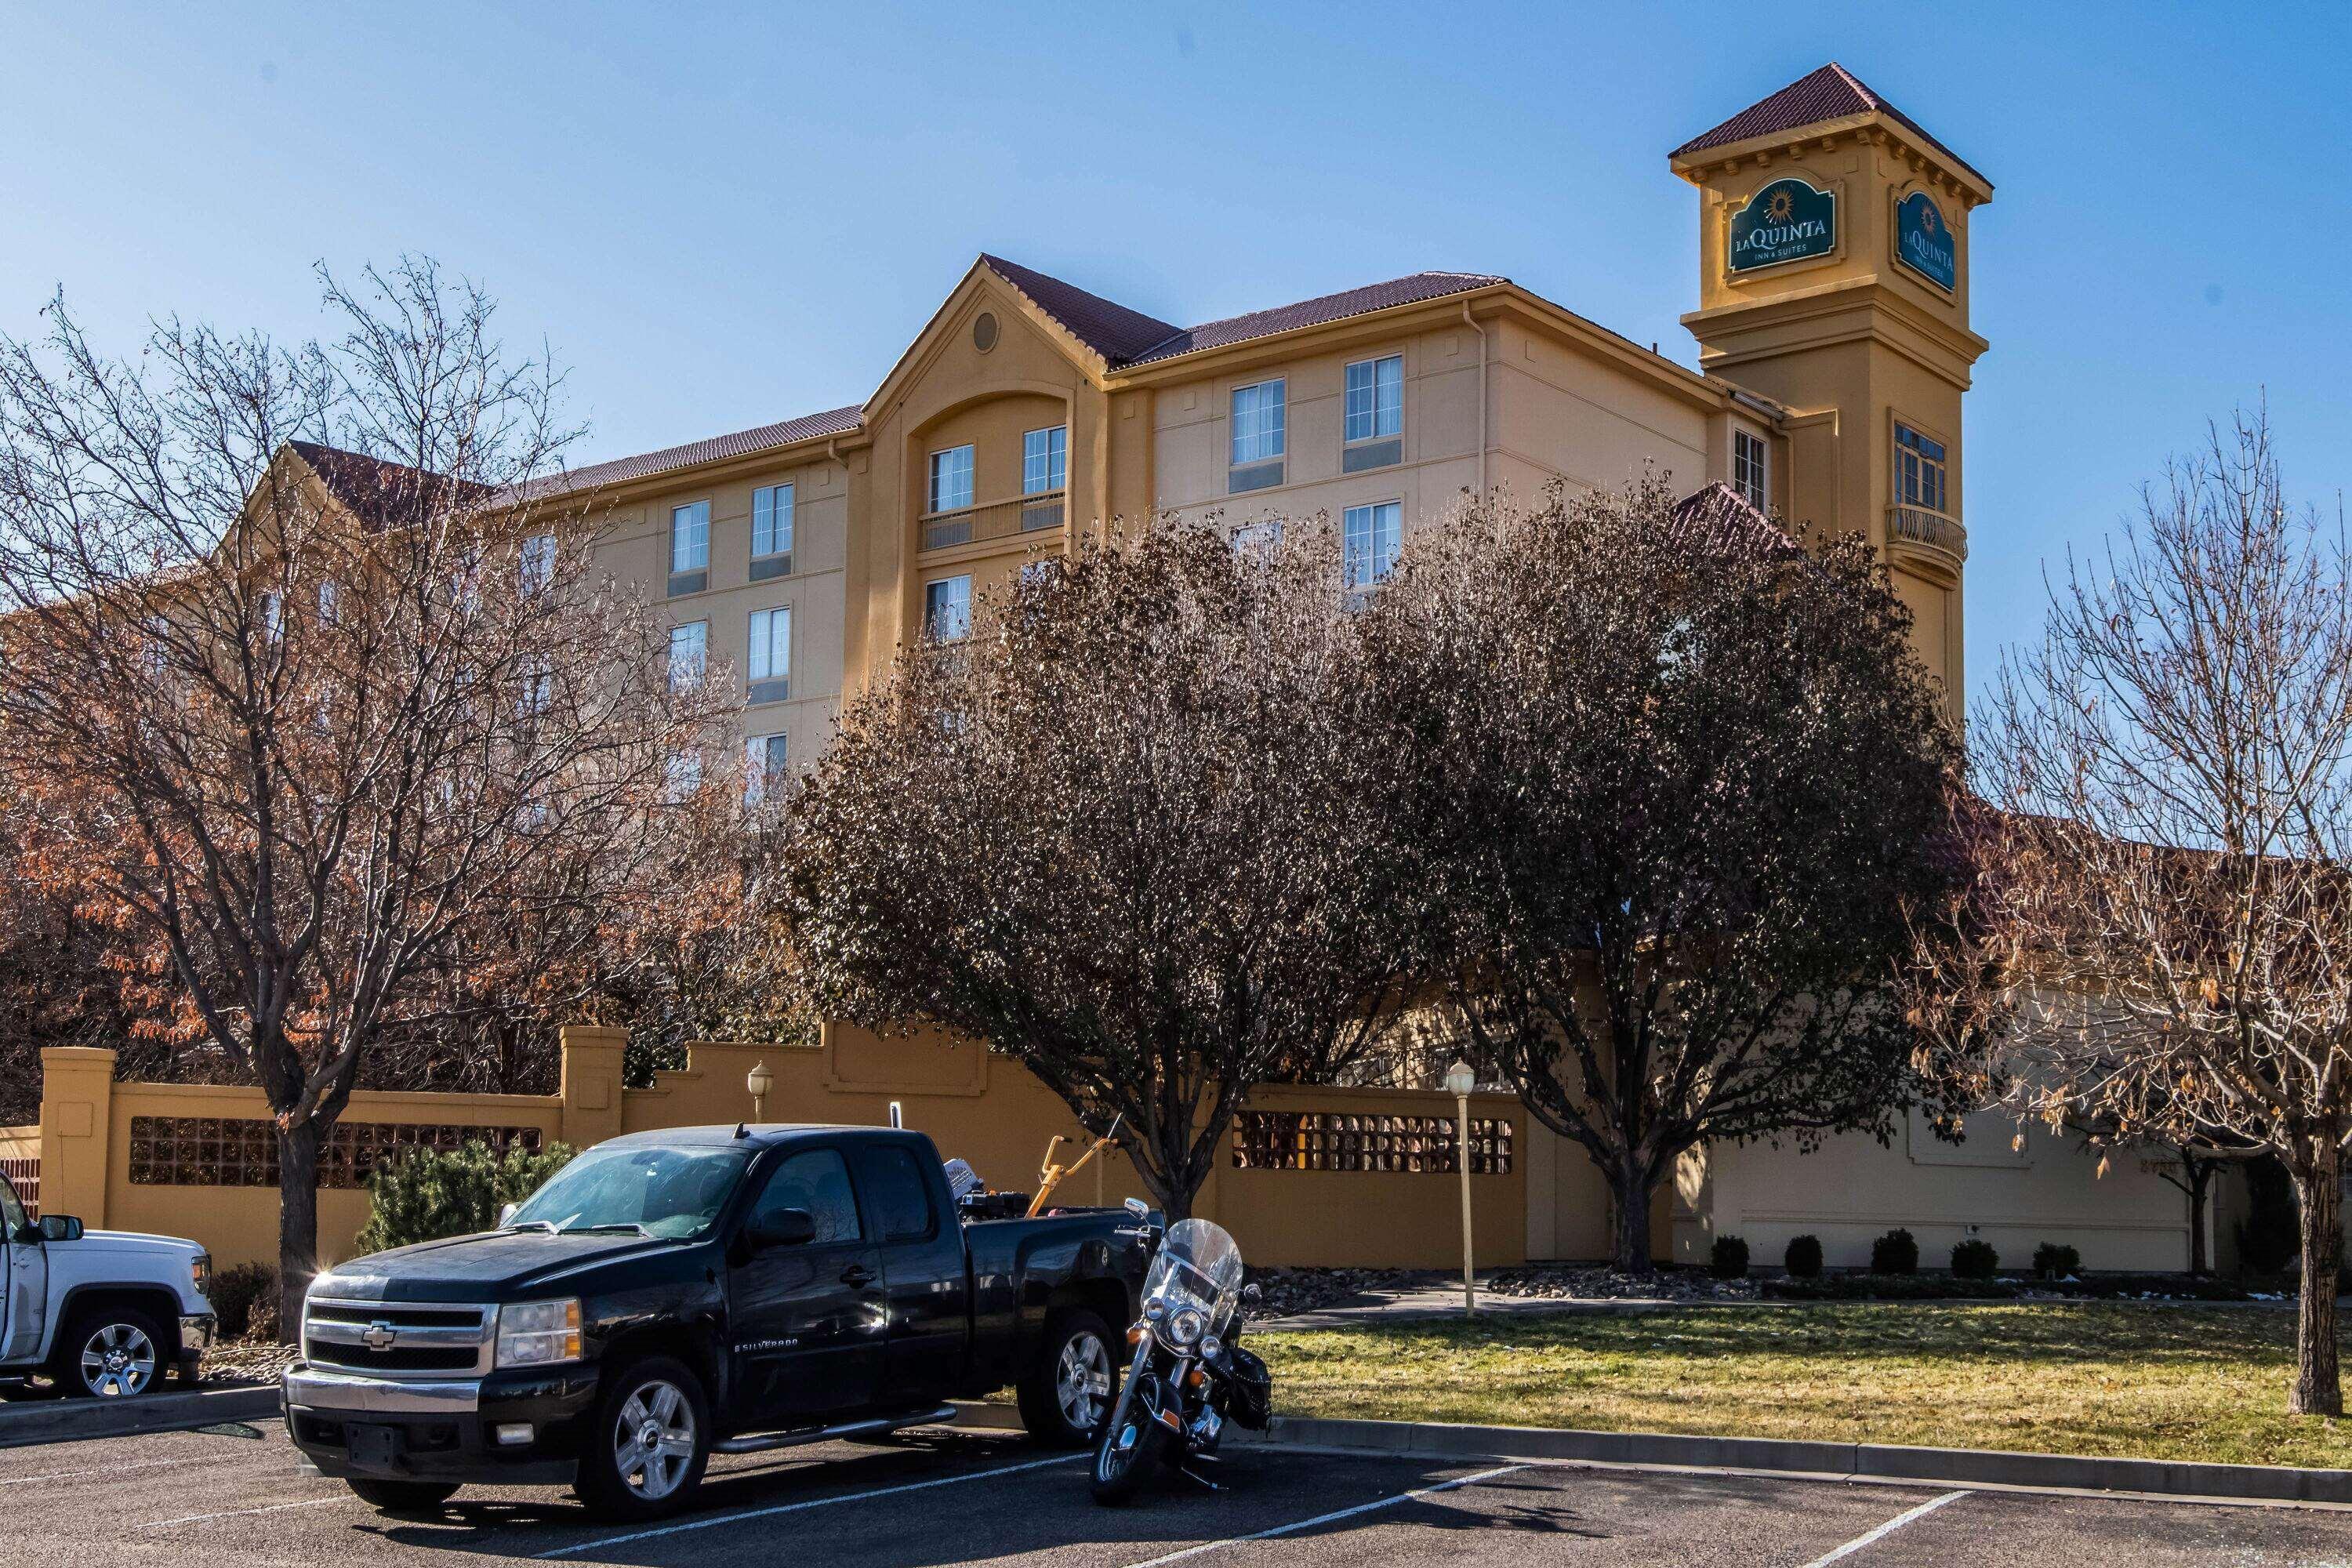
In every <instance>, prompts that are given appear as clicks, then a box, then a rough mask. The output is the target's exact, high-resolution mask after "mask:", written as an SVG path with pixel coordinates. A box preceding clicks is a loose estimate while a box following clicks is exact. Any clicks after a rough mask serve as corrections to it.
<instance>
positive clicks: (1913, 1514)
mask: <svg viewBox="0 0 2352 1568" xmlns="http://www.w3.org/2000/svg"><path fill="white" fill-rule="evenodd" d="M1968 1495H1969V1494H1968V1493H1966V1492H1964V1491H1963V1492H1946V1493H1945V1494H1944V1495H1943V1496H1942V1497H1939V1498H1935V1499H1932V1500H1929V1501H1927V1502H1923V1503H1921V1504H1920V1505H1919V1506H1918V1507H1917V1508H1915V1509H1911V1510H1907V1511H1906V1512H1903V1513H1898V1514H1896V1515H1895V1517H1894V1518H1893V1519H1890V1520H1888V1521H1886V1522H1885V1524H1882V1525H1880V1526H1879V1527H1878V1528H1877V1529H1876V1530H1874V1531H1868V1532H1866V1533H1864V1534H1862V1535H1857V1536H1855V1537H1854V1538H1853V1540H1852V1541H1849V1542H1846V1543H1845V1544H1844V1545H1843V1546H1841V1547H1839V1548H1838V1549H1837V1550H1836V1551H1834V1552H1829V1553H1827V1554H1825V1555H1823V1556H1820V1557H1816V1558H1814V1559H1813V1560H1812V1561H1811V1563H1806V1564H1805V1568H1823V1565H1824V1564H1826V1563H1834V1562H1836V1561H1837V1560H1838V1559H1839V1558H1841V1557H1845V1556H1849V1555H1851V1554H1852V1553H1853V1552H1859V1551H1861V1550H1862V1549H1863V1548H1864V1547H1865V1546H1867V1545H1869V1544H1870V1543H1871V1542H1874V1541H1884V1540H1885V1539H1886V1538H1887V1537H1888V1536H1890V1535H1892V1534H1894V1533H1895V1531H1898V1530H1900V1529H1902V1528H1903V1527H1904V1526H1905V1525H1906V1524H1908V1523H1910V1522H1911V1521H1913V1520H1915V1519H1924V1518H1926V1517H1927V1515H1928V1514H1931V1513H1933V1512H1935V1511H1936V1510H1937V1509H1939V1508H1941V1507H1943V1506H1944V1505H1945V1504H1946V1503H1948V1502H1958V1501H1959V1500H1960V1499H1962V1498H1964V1497H1966V1496H1968Z"/></svg>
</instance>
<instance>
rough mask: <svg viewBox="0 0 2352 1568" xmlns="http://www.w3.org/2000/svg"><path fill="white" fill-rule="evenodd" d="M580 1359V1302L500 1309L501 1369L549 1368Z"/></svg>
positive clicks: (527, 1303) (571, 1300) (537, 1303)
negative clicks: (515, 1367) (511, 1367)
mask: <svg viewBox="0 0 2352 1568" xmlns="http://www.w3.org/2000/svg"><path fill="white" fill-rule="evenodd" d="M579 1359H580V1299H579V1298H578V1297H577V1296H573V1297H570V1298H568V1299H566V1300H561V1301H525V1302H523V1303H522V1304H520V1306H514V1307H501V1308H499V1353H498V1364H499V1365H500V1366H552V1365H553V1364H555V1363H557V1362H565V1361H578V1360H579Z"/></svg>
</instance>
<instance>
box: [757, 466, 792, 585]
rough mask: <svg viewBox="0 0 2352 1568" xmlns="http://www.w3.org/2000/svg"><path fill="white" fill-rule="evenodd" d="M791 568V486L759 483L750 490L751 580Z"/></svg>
mask: <svg viewBox="0 0 2352 1568" xmlns="http://www.w3.org/2000/svg"><path fill="white" fill-rule="evenodd" d="M792 569H793V487H792V486H790V485H761V487H759V488H758V489H755V490H753V491H752V492H751V580H752V581H753V582H755V583H756V582H758V581H759V580H760V579H761V578H762V577H782V576H783V575H785V574H787V573H789V572H791V571H792Z"/></svg>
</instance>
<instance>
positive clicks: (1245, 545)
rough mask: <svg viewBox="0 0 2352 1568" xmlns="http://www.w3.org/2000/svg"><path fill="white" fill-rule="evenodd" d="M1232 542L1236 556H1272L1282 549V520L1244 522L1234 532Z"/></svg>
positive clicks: (1270, 519)
mask: <svg viewBox="0 0 2352 1568" xmlns="http://www.w3.org/2000/svg"><path fill="white" fill-rule="evenodd" d="M1233 542H1234V554H1236V555H1255V556H1258V557H1261V558H1263V557H1265V556H1268V555H1272V554H1273V553H1274V552H1276V551H1277V550H1279V549H1281V548H1282V520H1281V519H1280V518H1278V517H1276V518H1269V519H1267V520H1266V521H1264V522H1245V523H1244V524H1242V525H1241V526H1240V527H1239V528H1237V529H1235V530H1234V541H1233Z"/></svg>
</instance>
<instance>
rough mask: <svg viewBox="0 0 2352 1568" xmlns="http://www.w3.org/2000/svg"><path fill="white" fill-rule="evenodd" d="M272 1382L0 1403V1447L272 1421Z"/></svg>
mask: <svg viewBox="0 0 2352 1568" xmlns="http://www.w3.org/2000/svg"><path fill="white" fill-rule="evenodd" d="M277 1416H278V1385H277V1384H274V1383H265V1384H255V1385H252V1386H250V1387H242V1388H200V1389H196V1390H194V1391H193V1392H190V1393H187V1394H150V1395H148V1396H146V1397H145V1398H142V1399H121V1400H115V1399H108V1400H99V1399H57V1400H41V1401H39V1402H37V1403H27V1404H18V1405H0V1448H21V1447H27V1446H29V1445H31V1444H35V1443H64V1442H71V1441H75V1440H77V1439H80V1438H85V1437H128V1436H134V1435H136V1434H138V1433H142V1432H177V1431H181V1430H184V1429H185V1428H187V1427H190V1426H211V1425H212V1424H213V1423H214V1422H215V1421H261V1420H275V1419H277Z"/></svg>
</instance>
